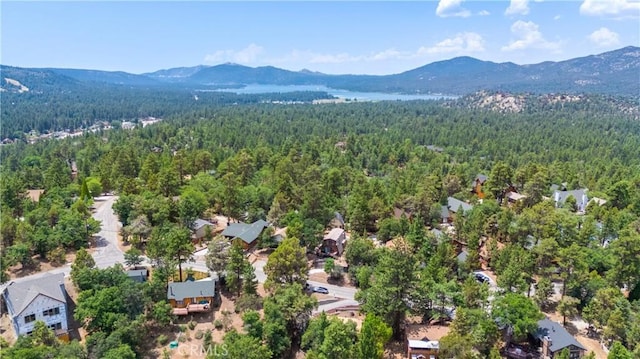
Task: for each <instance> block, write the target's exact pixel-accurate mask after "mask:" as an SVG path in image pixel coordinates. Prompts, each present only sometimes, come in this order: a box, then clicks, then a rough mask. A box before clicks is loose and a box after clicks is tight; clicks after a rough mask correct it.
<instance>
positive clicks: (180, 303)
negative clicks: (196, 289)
mask: <svg viewBox="0 0 640 359" xmlns="http://www.w3.org/2000/svg"><path fill="white" fill-rule="evenodd" d="M176 305H184V302H183V301H181V300H176Z"/></svg>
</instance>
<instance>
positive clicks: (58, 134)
mask: <svg viewBox="0 0 640 359" xmlns="http://www.w3.org/2000/svg"><path fill="white" fill-rule="evenodd" d="M160 121H162V119H161V118H155V117H151V116H148V117H145V118H141V119H138V121H137V123H136V122H132V121H124V122H122V124H121V128H122V129H123V130H132V129H134V128H136V126H142V127H147V126H149V125H153V124H155V123H158V122H160ZM112 128H113V127H112V126H111V123H109V122H108V121H98V122H96V123H94V124H93V125H91V126H90V127H88V128H86V129H76V130H70V129H66V130H63V131H54V132H47V133H43V134H40V133H38V132H37V131H35V130H32V131H30V132H28V133H27V134H26V140H27V143H29V144H34V143H36V142H38V141H45V140H63V139H65V138H73V137H79V136H82V135H84V134H85V133H96V132H99V131H106V130H111V129H112ZM15 141H16V140H12V139H10V138H5V139H2V141H0V144H3V145H8V144H12V143H14V142H15Z"/></svg>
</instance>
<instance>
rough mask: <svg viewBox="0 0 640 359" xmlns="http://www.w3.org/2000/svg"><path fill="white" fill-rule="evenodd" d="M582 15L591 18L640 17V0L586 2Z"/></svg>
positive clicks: (586, 0)
mask: <svg viewBox="0 0 640 359" xmlns="http://www.w3.org/2000/svg"><path fill="white" fill-rule="evenodd" d="M580 14H582V15H591V16H629V17H633V18H637V17H639V16H640V1H638V0H584V2H583V3H582V5H580Z"/></svg>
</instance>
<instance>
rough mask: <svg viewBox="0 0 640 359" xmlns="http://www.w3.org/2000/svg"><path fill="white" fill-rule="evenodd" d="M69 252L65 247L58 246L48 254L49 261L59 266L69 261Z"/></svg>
mask: <svg viewBox="0 0 640 359" xmlns="http://www.w3.org/2000/svg"><path fill="white" fill-rule="evenodd" d="M66 254H67V253H66V252H65V250H64V248H62V247H58V248H55V249H52V250H51V251H50V252H49V253H48V254H47V258H49V262H50V263H51V265H52V266H54V267H59V266H61V265H63V264H65V263H66V262H67V258H66V257H65V255H66Z"/></svg>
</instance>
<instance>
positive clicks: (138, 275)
mask: <svg viewBox="0 0 640 359" xmlns="http://www.w3.org/2000/svg"><path fill="white" fill-rule="evenodd" d="M125 273H126V274H127V276H128V277H129V279H131V280H132V281H134V282H138V283H142V282H146V281H147V278H149V271H147V270H146V269H130V270H128V271H126V272H125Z"/></svg>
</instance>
